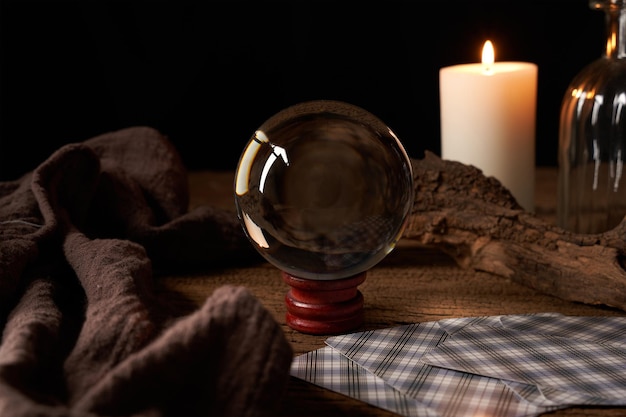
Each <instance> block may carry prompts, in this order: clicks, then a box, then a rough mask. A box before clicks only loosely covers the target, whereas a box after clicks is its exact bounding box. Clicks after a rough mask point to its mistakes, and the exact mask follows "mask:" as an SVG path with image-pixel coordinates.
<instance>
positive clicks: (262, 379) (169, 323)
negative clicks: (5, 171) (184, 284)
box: [0, 127, 293, 417]
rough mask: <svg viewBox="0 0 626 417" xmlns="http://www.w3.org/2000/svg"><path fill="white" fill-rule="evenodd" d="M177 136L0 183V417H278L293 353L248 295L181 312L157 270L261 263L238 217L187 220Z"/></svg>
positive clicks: (152, 135) (148, 131)
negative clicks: (159, 283) (161, 290)
mask: <svg viewBox="0 0 626 417" xmlns="http://www.w3.org/2000/svg"><path fill="white" fill-rule="evenodd" d="M188 202H189V195H188V188H187V173H186V170H185V168H184V166H183V164H182V162H181V159H180V157H179V155H178V154H177V152H176V150H175V149H174V147H173V146H172V144H171V143H170V142H169V140H168V139H167V137H165V136H164V135H162V134H161V133H160V132H158V131H156V130H154V129H152V128H149V127H131V128H127V129H122V130H119V131H115V132H111V133H107V134H104V135H101V136H97V137H94V138H92V139H88V140H86V141H84V142H82V143H75V144H69V145H66V146H63V147H62V148H60V149H59V150H57V151H56V152H55V153H54V154H52V155H51V156H50V157H49V158H48V159H47V160H46V161H45V162H44V163H42V164H41V165H40V166H39V167H37V168H36V169H35V170H34V171H33V172H30V173H28V174H26V175H24V176H23V177H21V178H19V179H18V180H15V181H8V182H0V325H1V326H2V327H3V333H2V340H1V344H0V415H2V416H13V417H26V416H59V417H60V416H72V417H77V416H90V417H91V416H94V417H95V416H150V417H158V416H194V415H204V416H207V415H237V416H263V415H273V414H274V413H275V412H276V409H277V407H278V406H279V404H278V402H279V401H280V398H281V394H282V392H283V390H284V388H285V386H286V384H287V381H288V378H289V367H290V364H291V360H292V357H293V352H292V349H291V346H290V345H289V343H288V342H287V340H286V338H285V336H284V334H283V332H282V329H281V328H280V326H279V325H278V323H277V322H276V321H275V320H274V319H273V317H272V316H271V314H270V313H269V312H268V311H266V310H265V308H264V307H263V306H262V304H261V303H260V301H258V300H257V299H256V298H255V297H254V296H253V295H252V294H251V293H250V292H249V291H248V290H247V289H246V288H244V287H236V286H230V285H225V286H223V287H220V288H219V289H217V290H216V291H215V292H214V293H213V294H212V295H211V296H210V297H208V298H207V299H206V300H205V302H204V305H202V306H201V307H199V308H195V309H193V310H192V311H185V312H184V313H182V312H181V311H180V309H179V308H178V309H177V308H175V307H174V306H172V305H171V303H168V302H167V300H163V299H160V298H159V296H158V294H157V293H156V292H155V291H154V290H153V280H154V278H155V275H156V274H157V271H158V270H159V269H162V270H172V269H173V268H182V267H188V266H201V265H216V264H218V263H221V264H224V263H228V262H229V261H232V262H234V261H235V259H236V260H237V261H238V262H241V261H242V260H251V261H254V259H255V256H256V255H255V253H254V250H253V249H252V248H251V245H250V244H249V242H248V241H247V239H246V238H245V236H244V234H243V231H242V228H241V227H240V225H239V223H238V221H237V219H236V215H235V214H234V211H232V212H231V211H228V210H224V209H218V208H216V207H212V206H205V207H199V208H197V209H195V210H193V211H188Z"/></svg>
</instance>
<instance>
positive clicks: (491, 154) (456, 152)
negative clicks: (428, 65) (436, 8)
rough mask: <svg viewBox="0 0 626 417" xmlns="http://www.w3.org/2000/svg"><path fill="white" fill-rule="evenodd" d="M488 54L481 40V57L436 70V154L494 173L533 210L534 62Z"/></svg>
mask: <svg viewBox="0 0 626 417" xmlns="http://www.w3.org/2000/svg"><path fill="white" fill-rule="evenodd" d="M494 56H495V54H494V48H493V45H492V43H491V42H490V41H487V42H485V45H484V47H483V56H482V62H477V63H475V64H461V65H453V66H450V67H446V68H442V69H441V70H440V71H439V89H440V93H439V95H440V97H439V99H440V106H441V156H442V158H443V159H450V160H454V161H459V162H463V163H465V164H468V165H474V166H475V167H478V168H479V169H480V170H482V172H483V174H484V175H486V176H493V177H495V178H496V179H498V180H499V181H500V182H501V183H502V184H503V185H504V186H505V187H506V188H508V189H509V190H510V191H511V193H512V194H513V196H514V197H515V199H516V200H517V202H518V203H520V205H521V206H522V207H524V208H525V209H526V210H528V211H533V210H534V202H535V188H534V187H535V112H536V99H537V97H536V96H537V65H535V64H532V63H530V62H514V61H513V62H503V61H499V62H495V59H494Z"/></svg>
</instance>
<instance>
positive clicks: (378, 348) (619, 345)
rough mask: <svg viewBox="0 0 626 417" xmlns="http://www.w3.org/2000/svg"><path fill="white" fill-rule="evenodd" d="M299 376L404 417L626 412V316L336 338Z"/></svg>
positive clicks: (468, 321)
mask: <svg viewBox="0 0 626 417" xmlns="http://www.w3.org/2000/svg"><path fill="white" fill-rule="evenodd" d="M326 344H327V345H328V346H327V347H324V348H321V349H318V350H315V351H312V352H308V353H306V354H304V355H301V356H298V357H296V358H294V361H293V363H292V367H291V374H292V375H293V376H295V377H298V378H300V379H303V380H305V381H309V382H311V383H313V384H316V385H319V386H322V387H325V388H328V389H330V390H333V391H337V392H340V393H342V394H345V395H348V396H351V397H354V398H357V399H359V400H361V401H365V402H368V403H370V404H373V405H375V406H378V407H381V408H384V409H387V410H390V411H393V412H395V413H398V414H400V415H404V416H437V417H447V416H454V417H457V416H478V415H489V416H495V417H497V416H501V417H517V416H537V415H539V414H542V413H545V412H549V411H553V410H556V409H560V408H565V407H569V406H573V405H613V406H623V405H626V317H572V316H563V315H560V314H552V313H546V314H533V315H509V316H491V317H470V318H460V319H448V320H440V321H438V322H426V323H419V324H410V325H404V326H398V327H392V328H387V329H381V330H375V331H366V332H358V333H352V334H347V335H341V336H333V337H330V338H328V339H327V340H326Z"/></svg>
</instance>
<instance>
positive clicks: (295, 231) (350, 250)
mask: <svg viewBox="0 0 626 417" xmlns="http://www.w3.org/2000/svg"><path fill="white" fill-rule="evenodd" d="M413 195H414V193H413V172H412V167H411V161H410V159H409V157H408V155H407V153H406V151H405V149H404V147H403V146H402V143H401V142H400V140H399V139H398V138H397V137H396V135H395V134H394V133H393V131H392V130H391V129H390V128H389V127H387V126H386V125H385V124H384V123H383V122H382V121H381V120H379V119H378V118H377V117H375V116H374V115H372V114H371V113H369V112H367V111H366V110H364V109H362V108H360V107H357V106H354V105H351V104H348V103H344V102H339V101H332V100H316V101H309V102H304V103H300V104H296V105H294V106H292V107H288V108H286V109H284V110H282V111H280V112H278V113H277V114H275V115H274V116H272V117H271V118H269V119H268V120H267V121H265V123H263V124H262V125H261V126H260V127H259V128H258V130H257V131H256V132H254V134H253V136H252V138H251V139H250V141H249V142H248V144H247V145H246V147H245V149H244V151H243V153H242V155H241V157H240V159H239V164H238V165H237V171H236V176H235V204H236V208H237V215H238V217H239V220H240V221H241V224H242V226H243V228H244V231H245V233H246V235H247V237H248V238H249V240H250V242H251V243H252V244H253V245H254V247H255V248H256V249H257V250H258V251H259V253H260V254H261V255H262V256H263V257H264V258H265V259H267V260H268V261H269V262H270V263H272V264H273V265H274V266H276V267H277V268H279V269H280V270H282V271H284V272H286V273H288V274H291V275H292V276H295V277H299V278H304V279H313V280H335V279H341V278H347V277H350V276H354V275H357V274H359V273H361V272H364V271H367V270H368V269H370V268H371V267H373V266H374V265H376V264H377V263H378V262H380V261H381V260H382V259H383V258H384V257H385V256H386V255H387V254H389V252H391V251H392V250H393V248H394V247H395V245H396V243H397V242H398V240H399V239H400V237H401V236H402V232H403V230H404V228H405V226H406V223H407V219H408V215H409V213H410V211H411V207H412V205H413Z"/></svg>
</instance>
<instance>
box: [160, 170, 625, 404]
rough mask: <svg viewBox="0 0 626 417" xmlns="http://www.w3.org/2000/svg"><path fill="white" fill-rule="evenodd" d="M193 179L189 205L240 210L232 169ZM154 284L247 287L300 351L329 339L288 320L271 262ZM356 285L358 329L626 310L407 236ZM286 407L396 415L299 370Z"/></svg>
mask: <svg viewBox="0 0 626 417" xmlns="http://www.w3.org/2000/svg"><path fill="white" fill-rule="evenodd" d="M189 184H190V189H191V208H193V207H195V206H197V205H206V204H217V205H220V206H223V207H226V208H230V209H232V210H233V211H234V210H235V207H234V199H233V191H232V190H233V188H232V187H233V173H232V172H205V171H203V172H191V173H190V175H189ZM555 205H556V169H555V168H541V167H540V168H538V169H537V175H536V208H535V212H536V215H537V216H538V217H542V218H545V219H547V220H549V221H554V218H555ZM157 284H158V288H159V291H162V292H165V293H168V294H169V295H171V296H172V297H182V298H184V299H185V300H191V301H192V302H195V303H197V304H198V305H200V304H201V303H203V302H204V300H205V298H206V297H207V296H209V295H211V293H212V292H213V291H214V290H215V289H216V288H218V287H220V286H222V285H225V284H231V285H241V286H245V287H247V288H248V289H249V290H250V291H251V292H252V293H253V294H254V295H255V296H256V297H258V298H259V300H260V301H261V302H262V303H263V305H264V306H265V307H266V308H267V309H268V310H269V311H270V312H271V313H272V314H273V315H274V317H275V319H276V320H277V321H278V322H279V323H280V324H281V325H282V328H283V330H284V333H285V335H286V337H287V340H288V341H289V342H290V343H291V345H292V346H293V350H294V353H295V354H296V355H299V354H302V353H305V352H309V351H311V350H315V349H318V348H321V347H324V346H325V345H324V340H325V339H326V338H327V337H328V336H315V335H307V334H302V333H299V332H297V331H295V330H293V329H291V328H290V327H288V326H287V325H286V324H285V312H286V307H285V303H284V297H285V294H286V292H287V291H288V287H287V285H286V284H285V283H284V282H283V281H282V278H281V276H280V272H279V271H278V270H277V269H276V268H275V267H274V266H272V265H271V264H260V265H256V266H246V267H241V268H231V269H223V270H217V271H214V270H213V271H210V272H207V273H204V274H197V275H178V276H168V277H162V278H159V280H158V283H157ZM359 290H360V291H361V293H362V294H363V296H364V298H365V307H364V308H365V323H364V326H363V328H362V329H358V330H365V329H380V328H385V327H391V326H397V325H402V324H409V323H416V322H423V321H432V320H439V319H444V318H452V317H469V316H482V315H498V314H520V313H538V312H559V313H563V314H568V315H598V316H616V315H618V316H624V315H626V312H624V311H621V310H616V309H611V308H606V307H599V306H591V305H585V304H579V303H573V302H570V301H564V300H560V299H558V298H555V297H553V296H550V295H547V294H542V293H538V292H537V291H535V290H532V289H530V288H527V287H524V286H522V285H520V284H517V283H514V282H510V281H508V280H506V279H504V278H501V277H496V276H493V275H490V274H487V273H481V272H474V271H468V270H463V269H461V268H459V267H458V266H457V265H456V264H455V263H454V262H453V261H452V260H451V259H450V258H449V257H448V256H446V255H445V254H442V253H439V252H437V251H434V250H430V249H424V248H422V247H418V246H416V244H414V243H411V242H408V241H401V242H400V244H399V245H398V247H396V249H395V250H394V251H393V252H392V253H391V254H390V255H388V256H387V257H386V258H385V259H384V260H383V261H382V262H381V263H379V264H378V265H377V266H375V267H374V268H373V269H372V270H370V271H368V273H367V278H366V280H365V282H364V283H363V284H361V285H360V286H359ZM625 369H626V364H625ZM281 411H282V415H285V416H322V415H323V416H347V415H350V416H395V415H396V414H394V413H391V412H388V411H385V410H382V409H380V408H377V407H374V406H371V405H368V404H366V403H363V402H360V401H357V400H355V399H352V398H349V397H347V396H344V395H341V394H338V393H335V392H333V391H329V390H327V389H324V388H321V387H318V386H315V385H312V384H310V383H307V382H304V381H302V380H300V379H297V378H294V377H292V378H291V379H290V382H289V385H288V389H287V392H286V393H285V397H284V401H283V406H282V410H281ZM545 415H551V416H552V415H553V416H624V415H626V407H622V408H588V407H577V408H569V409H565V410H560V411H557V412H553V413H549V414H545Z"/></svg>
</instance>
